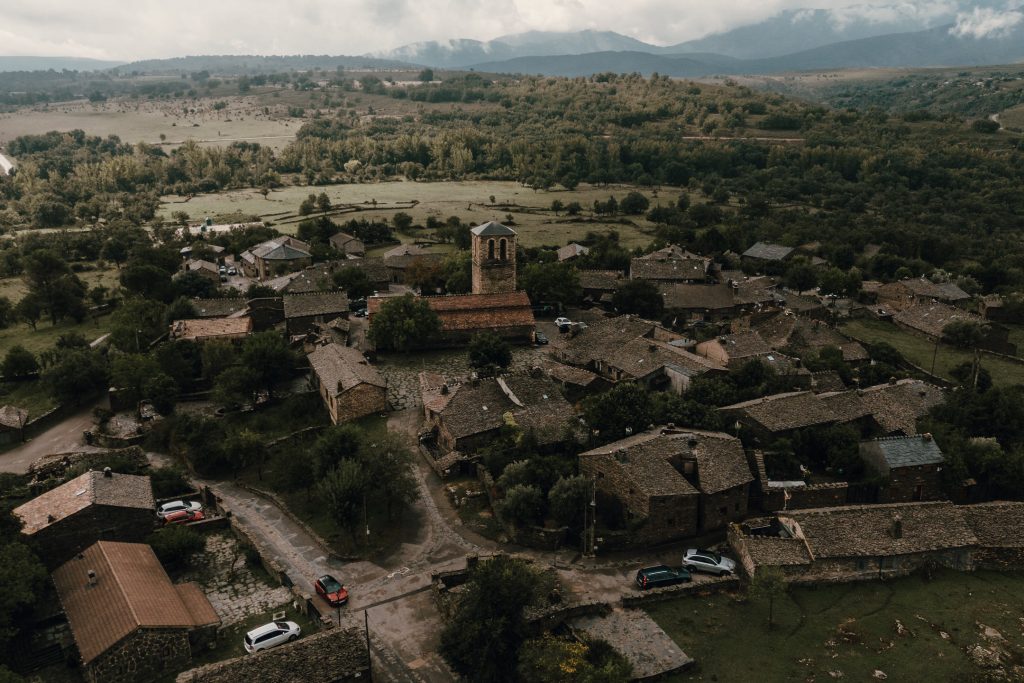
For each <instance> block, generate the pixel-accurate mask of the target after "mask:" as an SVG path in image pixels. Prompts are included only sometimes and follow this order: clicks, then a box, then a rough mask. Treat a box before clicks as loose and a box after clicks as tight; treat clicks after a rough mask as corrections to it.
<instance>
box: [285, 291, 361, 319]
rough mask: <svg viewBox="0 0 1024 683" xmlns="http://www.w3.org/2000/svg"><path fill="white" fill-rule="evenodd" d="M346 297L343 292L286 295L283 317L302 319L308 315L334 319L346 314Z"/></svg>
mask: <svg viewBox="0 0 1024 683" xmlns="http://www.w3.org/2000/svg"><path fill="white" fill-rule="evenodd" d="M348 303H349V302H348V296H346V295H345V292H314V293H310V294H288V295H285V297H284V317H285V318H304V317H306V316H310V315H325V316H331V317H335V316H337V315H339V314H341V313H348Z"/></svg>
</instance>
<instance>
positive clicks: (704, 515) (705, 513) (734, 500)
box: [700, 484, 750, 533]
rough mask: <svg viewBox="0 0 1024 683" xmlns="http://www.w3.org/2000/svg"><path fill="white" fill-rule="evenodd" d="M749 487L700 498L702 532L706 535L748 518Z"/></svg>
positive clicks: (745, 485) (738, 487)
mask: <svg viewBox="0 0 1024 683" xmlns="http://www.w3.org/2000/svg"><path fill="white" fill-rule="evenodd" d="M748 489H749V486H748V485H747V484H744V485H743V486H736V487H734V488H731V489H726V490H724V491H719V492H718V493H714V494H711V495H701V497H700V531H701V533H706V532H708V531H712V530H714V529H721V528H723V527H724V526H725V525H726V524H728V523H729V522H732V521H735V520H738V519H743V518H744V517H746V516H747V501H748V500H749V498H750V494H749V491H748Z"/></svg>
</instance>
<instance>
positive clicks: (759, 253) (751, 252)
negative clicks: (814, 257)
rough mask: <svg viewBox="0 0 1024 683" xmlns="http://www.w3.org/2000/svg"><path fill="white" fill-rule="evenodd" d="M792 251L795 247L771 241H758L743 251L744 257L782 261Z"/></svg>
mask: <svg viewBox="0 0 1024 683" xmlns="http://www.w3.org/2000/svg"><path fill="white" fill-rule="evenodd" d="M792 253H793V247H784V246H782V245H781V244H771V243H770V242H758V243H756V244H755V245H754V246H752V247H750V249H747V250H746V251H745V252H743V258H755V259H760V260H762V261H781V260H783V259H784V258H786V257H787V256H789V255H790V254H792Z"/></svg>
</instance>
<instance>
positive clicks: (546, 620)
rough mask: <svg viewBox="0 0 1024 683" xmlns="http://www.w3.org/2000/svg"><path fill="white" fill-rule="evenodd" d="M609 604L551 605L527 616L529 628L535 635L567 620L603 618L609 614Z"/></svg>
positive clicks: (594, 602)
mask: <svg viewBox="0 0 1024 683" xmlns="http://www.w3.org/2000/svg"><path fill="white" fill-rule="evenodd" d="M612 609H613V607H612V605H611V603H608V602H604V601H603V600H590V601H587V602H573V603H567V604H564V605H553V606H551V607H548V608H546V609H543V610H538V611H537V612H535V613H533V614H528V615H527V623H528V624H529V628H530V629H531V630H532V631H533V632H534V634H535V635H540V634H541V633H543V632H545V631H550V630H552V629H555V628H557V627H558V626H560V625H562V624H563V623H565V622H566V621H568V620H569V619H574V618H576V617H589V616H604V615H606V614H611V612H612Z"/></svg>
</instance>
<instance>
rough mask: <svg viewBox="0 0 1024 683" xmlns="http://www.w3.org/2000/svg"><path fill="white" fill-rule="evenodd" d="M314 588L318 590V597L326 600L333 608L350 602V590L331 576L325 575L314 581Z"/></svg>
mask: <svg viewBox="0 0 1024 683" xmlns="http://www.w3.org/2000/svg"><path fill="white" fill-rule="evenodd" d="M313 587H314V588H316V593H317V595H319V596H320V597H321V598H323V599H324V600H326V601H327V602H328V603H329V604H330V605H331V607H337V606H338V605H344V604H345V603H346V602H348V590H347V589H346V588H345V587H344V586H342V585H341V582H340V581H338V580H337V579H336V578H334V577H333V576H331V575H330V574H324V575H323V576H321V577H320V578H319V579H317V580H316V581H314V582H313Z"/></svg>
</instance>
